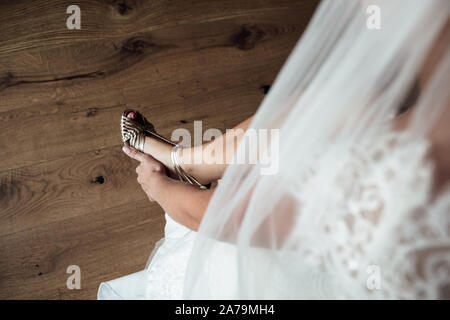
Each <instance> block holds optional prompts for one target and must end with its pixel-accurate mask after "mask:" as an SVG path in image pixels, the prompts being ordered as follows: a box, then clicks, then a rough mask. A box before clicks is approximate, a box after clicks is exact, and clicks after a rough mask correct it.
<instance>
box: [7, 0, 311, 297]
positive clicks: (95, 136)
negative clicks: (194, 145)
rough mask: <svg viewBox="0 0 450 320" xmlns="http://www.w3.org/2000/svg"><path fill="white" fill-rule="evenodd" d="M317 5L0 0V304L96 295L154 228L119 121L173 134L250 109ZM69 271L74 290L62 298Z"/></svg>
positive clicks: (158, 230)
mask: <svg viewBox="0 0 450 320" xmlns="http://www.w3.org/2000/svg"><path fill="white" fill-rule="evenodd" d="M317 2H318V1H317V0H303V1H300V0H286V1H280V0H267V1H266V0H264V1H263V0H261V1H244V0H227V1H223V0H216V1H212V0H195V1H194V0H172V1H161V0H154V1H153V0H152V1H150V0H149V1H144V0H134V1H125V0H122V1H118V0H109V1H108V0H80V1H77V2H76V3H77V4H78V5H79V6H80V8H81V28H82V29H81V30H68V29H67V27H66V19H67V17H68V15H67V14H66V8H67V6H69V5H70V4H72V3H73V2H72V1H64V0H34V1H15V0H2V1H1V3H0V299H94V298H95V297H96V291H97V287H98V285H99V283H100V282H101V281H104V280H109V279H112V278H116V277H119V276H122V275H126V274H129V273H132V272H135V271H138V270H141V269H142V268H144V266H145V263H146V260H147V258H148V256H149V254H150V252H151V250H152V249H153V246H154V243H155V242H156V241H157V240H158V239H160V238H161V236H162V234H163V227H164V216H163V212H162V210H161V209H160V208H159V207H158V205H156V204H152V203H150V202H149V201H148V200H147V199H146V196H145V194H144V192H143V191H141V190H140V188H139V186H138V184H137V182H136V180H135V178H136V174H135V171H134V167H135V166H136V163H133V162H132V161H131V160H129V159H128V158H127V157H126V156H125V155H123V154H122V152H121V149H120V146H121V140H120V132H119V119H120V115H121V111H122V110H123V109H124V108H126V107H130V108H137V109H139V110H141V111H142V112H143V113H144V114H145V115H147V116H148V118H149V119H150V120H151V121H152V122H154V124H155V126H156V129H157V130H158V131H159V132H160V133H161V134H163V135H166V136H170V134H171V132H172V131H173V130H174V129H176V128H180V127H183V128H187V129H189V130H192V129H193V121H194V120H203V129H204V130H206V129H207V128H218V129H220V130H224V129H225V128H231V127H232V126H234V125H235V124H237V123H238V122H240V121H242V120H243V119H245V118H246V117H248V116H250V115H251V114H252V113H254V112H255V110H256V109H257V107H258V105H259V104H260V102H261V101H262V99H263V98H264V94H265V92H267V90H268V88H269V86H270V84H271V83H272V82H273V80H274V78H275V76H276V75H277V73H278V71H279V69H280V67H281V66H282V64H283V62H284V60H285V59H286V57H287V55H288V54H289V52H290V51H291V50H292V48H293V46H294V45H295V43H296V41H297V40H298V38H299V37H300V35H301V33H302V32H303V30H304V28H305V26H306V25H307V23H308V21H309V19H310V17H311V15H312V13H313V11H314V9H315V7H316V5H317ZM69 265H78V266H79V267H80V268H81V287H82V288H81V289H80V290H69V289H67V287H66V280H67V278H68V276H69V274H67V273H66V269H67V267H68V266H69Z"/></svg>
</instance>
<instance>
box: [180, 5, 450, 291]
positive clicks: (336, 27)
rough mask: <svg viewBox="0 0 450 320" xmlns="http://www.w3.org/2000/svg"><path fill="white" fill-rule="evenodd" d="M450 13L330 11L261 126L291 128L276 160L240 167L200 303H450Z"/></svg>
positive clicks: (216, 226) (199, 271)
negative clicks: (373, 16) (447, 148)
mask: <svg viewBox="0 0 450 320" xmlns="http://www.w3.org/2000/svg"><path fill="white" fill-rule="evenodd" d="M374 5H375V6H376V8H378V9H379V14H380V15H379V18H380V28H379V29H377V28H375V29H371V28H369V26H368V22H367V21H368V19H370V12H369V13H368V11H367V8H368V7H369V6H372V7H373V6H374ZM449 14H450V3H449V1H447V0H427V1H423V0H410V1H399V0H394V1H393V0H385V1H383V0H370V1H348V0H328V1H323V2H322V3H321V4H320V6H319V7H318V9H317V11H316V13H315V15H314V17H313V19H312V21H311V22H310V25H309V26H308V28H307V30H306V31H305V33H304V35H303V36H302V38H301V40H300V41H299V42H298V44H297V45H296V47H295V48H294V50H293V51H292V53H291V55H290V57H289V58H288V60H287V61H286V63H285V65H284V66H283V68H282V70H281V71H280V73H279V75H278V77H277V79H276V81H275V83H274V85H273V86H272V88H271V91H270V93H269V94H268V95H267V96H266V98H265V100H264V101H263V103H262V104H261V106H260V108H259V110H258V112H257V114H256V116H255V118H254V120H253V122H252V124H251V127H250V128H251V129H255V130H260V129H266V130H267V129H268V130H271V129H278V130H279V139H278V138H277V136H276V135H275V136H272V135H270V134H268V138H269V141H268V145H267V147H266V148H265V149H264V151H265V152H266V154H265V159H266V160H267V159H268V160H269V161H270V162H268V163H263V162H261V163H258V164H247V165H241V164H232V165H230V166H229V167H228V169H227V171H226V172H225V175H224V177H223V179H222V180H221V183H220V184H219V186H218V189H217V190H216V192H215V194H214V196H213V199H212V200H211V202H210V205H209V207H208V209H207V212H206V213H205V216H204V218H203V221H202V223H201V226H200V229H199V232H198V235H197V237H196V240H195V244H194V248H193V251H192V254H191V257H190V260H189V264H188V269H187V271H186V277H185V288H184V296H185V297H186V298H200V299H204V298H206V299H209V298H225V299H227V298H241V299H266V298H267V299H278V298H286V299H302V298H332V299H334V298H337V299H339V298H361V299H366V298H442V297H447V298H449V296H450V293H449V288H450V215H449V213H450V191H449V190H448V188H447V189H445V188H439V189H436V188H435V187H434V186H435V185H436V183H435V180H436V175H438V173H437V169H436V168H437V165H436V164H435V163H434V161H433V158H432V157H430V156H429V155H430V150H431V149H433V141H434V140H433V139H432V136H433V132H435V129H436V127H437V126H438V125H439V124H440V123H441V124H442V123H443V121H444V119H445V121H446V123H447V124H448V123H449V121H450V117H449V115H450V112H449V109H450V94H449V90H448V85H449V83H450V50H449V41H448V37H447V38H446V41H439V37H440V35H442V33H443V31H448V30H446V29H448V21H449V16H450V15H449ZM433 48H438V51H439V54H436V55H434V56H433V57H434V59H433V61H432V63H428V62H427V61H428V60H429V57H430V56H432V54H431V52H432V51H433V50H434V49H433ZM428 65H433V66H434V67H433V68H428V69H427V67H426V66H428ZM424 70H425V71H424ZM424 74H426V77H425V76H423V75H424ZM417 83H419V85H418V86H419V88H416V87H417ZM414 88H415V89H414ZM412 93H413V94H412ZM411 94H412V95H413V96H414V97H413V98H414V99H413V102H414V103H410V104H411V105H413V106H412V107H411V108H410V110H408V111H407V112H406V113H405V114H403V115H400V116H399V115H398V113H399V111H400V112H401V111H402V108H401V107H402V105H403V104H404V102H405V101H406V100H410V99H407V98H408V96H411ZM403 119H407V120H408V121H406V122H405V123H406V125H399V123H400V122H401V121H400V120H403ZM447 130H448V129H447ZM250 131H251V130H250ZM439 132H442V130H441V131H439ZM448 136H449V135H447V137H448ZM245 141H247V140H244V142H242V143H241V144H240V146H239V148H238V152H237V155H236V157H239V156H240V155H244V156H246V155H247V154H248V152H249V149H251V147H249V144H248V143H247V144H246V143H245ZM447 141H448V140H447ZM268 165H273V168H275V169H276V170H275V172H270V173H267V172H266V173H264V169H265V168H267V166H268Z"/></svg>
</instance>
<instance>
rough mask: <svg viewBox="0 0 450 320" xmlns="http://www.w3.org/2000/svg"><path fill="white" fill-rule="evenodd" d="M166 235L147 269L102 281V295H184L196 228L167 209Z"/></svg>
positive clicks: (115, 297)
mask: <svg viewBox="0 0 450 320" xmlns="http://www.w3.org/2000/svg"><path fill="white" fill-rule="evenodd" d="M165 218H166V226H165V229H164V238H163V239H161V240H159V241H158V242H157V243H156V245H155V249H154V250H153V252H152V254H151V255H150V258H149V261H148V262H147V266H146V268H145V269H144V270H142V271H139V272H136V273H133V274H130V275H127V276H124V277H121V278H118V279H114V280H111V281H108V282H103V283H101V284H100V287H99V290H98V297H97V298H98V299H100V300H122V299H133V300H140V299H181V298H182V297H183V283H184V275H185V271H186V267H187V263H188V259H189V255H190V253H191V250H192V246H193V243H194V239H195V236H196V232H194V231H192V230H189V229H188V228H186V227H184V226H183V225H181V224H179V223H178V222H176V221H174V220H173V219H172V218H170V216H169V215H168V214H167V213H166V214H165Z"/></svg>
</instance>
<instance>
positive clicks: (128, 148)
mask: <svg viewBox="0 0 450 320" xmlns="http://www.w3.org/2000/svg"><path fill="white" fill-rule="evenodd" d="M122 151H123V152H125V153H129V152H130V147H129V146H123V147H122Z"/></svg>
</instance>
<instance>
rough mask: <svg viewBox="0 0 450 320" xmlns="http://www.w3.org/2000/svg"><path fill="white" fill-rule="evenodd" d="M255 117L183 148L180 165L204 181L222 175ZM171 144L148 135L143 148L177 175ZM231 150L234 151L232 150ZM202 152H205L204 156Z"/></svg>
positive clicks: (208, 181) (180, 153) (180, 151)
mask: <svg viewBox="0 0 450 320" xmlns="http://www.w3.org/2000/svg"><path fill="white" fill-rule="evenodd" d="M128 117H130V118H133V115H132V114H130V115H128ZM252 119H253V117H250V118H248V119H247V120H245V121H243V122H241V123H240V124H238V125H237V126H236V127H234V129H235V130H234V133H230V132H228V133H225V134H223V135H222V136H221V137H220V138H217V139H215V140H214V141H211V142H207V143H204V144H203V145H201V146H195V147H190V148H183V149H180V150H179V153H178V156H179V159H180V165H181V167H182V168H183V169H184V170H185V171H186V172H187V173H189V174H190V175H192V176H193V177H195V178H196V179H197V180H198V181H199V182H200V183H202V184H208V183H210V182H212V181H215V180H217V179H220V178H221V177H222V175H223V173H224V172H225V169H226V167H227V166H228V163H230V160H231V159H232V158H233V155H234V152H235V150H236V148H237V146H238V144H239V142H240V141H241V139H242V137H243V136H244V133H245V131H246V130H247V128H248V126H249V125H250V122H251V121H252ZM172 148H173V147H172V146H171V145H169V144H168V143H166V142H164V141H161V140H159V139H157V138H154V137H146V139H145V145H144V152H145V153H146V154H149V155H151V156H152V157H153V158H155V159H156V160H158V161H160V162H161V163H162V164H164V165H165V166H166V168H168V169H169V170H170V171H171V173H172V176H174V168H173V164H172V158H171V152H172ZM208 150H219V152H214V151H211V152H208ZM227 150H228V152H227ZM230 150H231V151H232V152H229V151H230ZM200 154H202V155H201V157H200ZM194 159H202V161H201V162H195V161H194Z"/></svg>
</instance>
